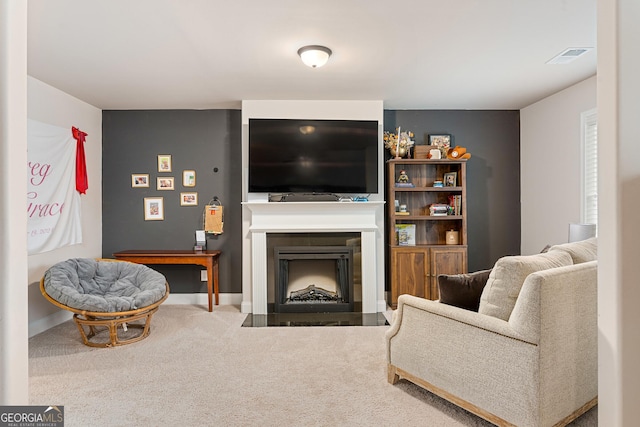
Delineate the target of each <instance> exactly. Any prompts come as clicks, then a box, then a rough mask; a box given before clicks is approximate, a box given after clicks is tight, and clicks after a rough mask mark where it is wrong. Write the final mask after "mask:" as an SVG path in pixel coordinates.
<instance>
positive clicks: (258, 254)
mask: <svg viewBox="0 0 640 427" xmlns="http://www.w3.org/2000/svg"><path fill="white" fill-rule="evenodd" d="M384 203H385V202H383V201H370V202H266V201H259V202H243V203H242V204H243V206H244V207H246V208H247V209H248V210H249V211H250V215H249V216H250V218H249V228H248V231H249V233H250V236H249V237H250V240H251V277H252V280H251V282H250V286H251V290H249V289H243V295H251V299H252V301H250V302H249V301H246V302H245V301H243V311H245V310H244V308H246V309H248V306H251V312H252V313H253V314H267V234H268V233H306V232H311V233H330V232H359V233H360V235H361V252H362V312H363V313H376V312H381V311H384V310H385V309H386V302H385V299H384V280H383V278H382V277H380V278H379V277H378V274H377V273H378V272H379V271H381V269H379V268H377V266H378V264H379V260H380V259H383V258H382V257H383V254H382V251H383V249H384V247H383V245H382V244H380V242H381V241H382V240H381V239H382V236H383V234H382V232H383V230H382V229H381V228H380V226H379V225H380V224H381V223H382V221H383V219H382V218H383V213H384V212H383V207H384ZM382 271H384V269H382ZM243 286H244V285H243Z"/></svg>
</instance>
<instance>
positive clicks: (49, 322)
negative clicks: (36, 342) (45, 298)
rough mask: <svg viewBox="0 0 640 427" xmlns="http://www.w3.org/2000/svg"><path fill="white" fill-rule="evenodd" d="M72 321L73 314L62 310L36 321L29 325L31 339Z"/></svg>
mask: <svg viewBox="0 0 640 427" xmlns="http://www.w3.org/2000/svg"><path fill="white" fill-rule="evenodd" d="M71 319H73V313H72V312H70V311H67V310H60V311H56V312H55V313H53V314H50V315H48V316H47V317H43V318H42V319H38V320H34V321H33V322H30V323H29V338H31V337H33V336H35V335H38V334H39V333H41V332H44V331H46V330H47V329H51V328H53V327H54V326H58V325H59V324H61V323H64V322H66V321H67V320H71Z"/></svg>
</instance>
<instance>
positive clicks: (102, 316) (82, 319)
mask: <svg viewBox="0 0 640 427" xmlns="http://www.w3.org/2000/svg"><path fill="white" fill-rule="evenodd" d="M99 261H109V262H125V261H118V260H113V259H99ZM165 286H166V288H167V291H166V292H165V294H164V297H162V299H160V300H158V301H156V302H154V303H153V304H150V305H148V306H146V307H142V308H138V309H136V310H129V311H115V312H104V311H87V310H78V309H77V308H74V307H70V306H68V305H65V304H62V303H60V302H58V301H56V300H55V299H53V298H52V297H51V296H50V295H49V294H48V293H47V291H46V290H45V288H44V277H42V279H40V292H42V295H43V296H44V297H45V298H46V299H47V301H49V302H50V303H51V304H53V305H55V306H57V307H59V308H62V309H64V310H68V311H71V312H72V313H74V314H73V320H74V321H75V323H76V326H77V327H78V331H80V336H81V337H82V341H83V342H84V344H85V345H87V346H89V347H99V348H105V347H116V346H120V345H125V344H131V343H134V342H137V341H140V340H142V339H144V338H146V337H148V336H149V334H150V333H151V317H152V316H153V315H154V314H155V312H156V311H158V307H159V306H160V304H162V303H163V302H164V301H165V300H166V299H167V298H168V297H169V284H168V283H166V282H165ZM142 319H144V323H131V322H135V321H138V320H142ZM85 327H86V328H87V329H85ZM100 327H106V328H107V329H108V330H109V341H105V342H94V341H91V338H93V337H94V336H95V335H96V334H97V333H98V332H99V330H98V329H96V328H100ZM118 328H121V329H122V330H123V331H125V332H126V331H127V330H128V329H129V328H131V329H140V330H141V332H140V334H138V335H135V336H133V337H129V338H121V337H119V336H118Z"/></svg>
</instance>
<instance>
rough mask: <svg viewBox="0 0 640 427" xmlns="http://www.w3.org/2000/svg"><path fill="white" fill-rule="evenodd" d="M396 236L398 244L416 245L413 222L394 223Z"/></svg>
mask: <svg viewBox="0 0 640 427" xmlns="http://www.w3.org/2000/svg"><path fill="white" fill-rule="evenodd" d="M396 237H397V241H398V246H415V245H416V225H415V224H396Z"/></svg>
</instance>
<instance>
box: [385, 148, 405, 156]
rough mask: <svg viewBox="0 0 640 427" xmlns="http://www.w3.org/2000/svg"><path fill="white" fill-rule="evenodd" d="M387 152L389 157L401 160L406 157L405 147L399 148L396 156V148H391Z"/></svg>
mask: <svg viewBox="0 0 640 427" xmlns="http://www.w3.org/2000/svg"><path fill="white" fill-rule="evenodd" d="M389 152H390V153H391V155H392V156H393V157H400V158H402V157H405V156H406V155H407V147H400V148H399V149H398V153H397V154H396V147H391V148H390V149H389Z"/></svg>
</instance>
